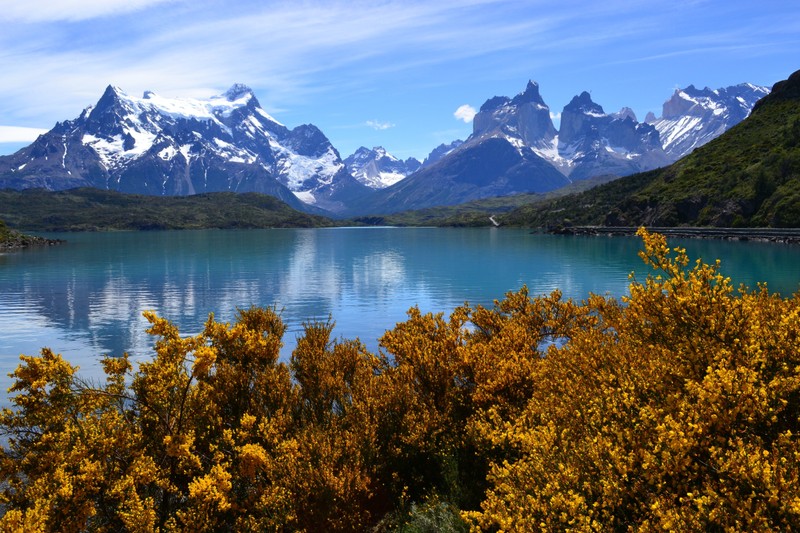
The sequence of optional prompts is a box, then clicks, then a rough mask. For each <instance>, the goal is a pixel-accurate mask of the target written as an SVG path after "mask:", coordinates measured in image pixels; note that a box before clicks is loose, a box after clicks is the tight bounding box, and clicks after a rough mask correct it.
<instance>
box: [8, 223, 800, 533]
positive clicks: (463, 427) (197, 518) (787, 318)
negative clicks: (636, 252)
mask: <svg viewBox="0 0 800 533" xmlns="http://www.w3.org/2000/svg"><path fill="white" fill-rule="evenodd" d="M641 237H642V240H643V244H644V251H643V252H642V257H643V259H644V261H645V262H646V264H647V265H649V267H651V268H652V273H651V274H650V275H649V276H647V277H646V278H645V279H644V280H642V281H638V280H636V279H633V280H632V282H631V285H630V291H629V296H626V297H623V298H620V299H615V298H609V297H601V296H596V295H593V296H590V297H589V298H588V299H587V300H586V301H583V302H574V301H571V300H565V299H563V298H562V297H561V294H560V293H559V292H557V291H556V292H554V293H553V294H551V295H549V296H542V297H536V298H531V297H530V296H529V294H528V292H527V290H526V289H525V288H523V289H522V290H520V291H518V292H515V293H509V294H507V295H506V297H505V299H503V300H501V301H497V302H495V304H494V306H492V307H482V306H476V307H472V306H469V305H464V306H463V307H459V308H458V309H456V310H455V311H453V312H452V313H451V315H450V316H449V317H445V316H444V315H442V314H422V313H421V312H420V311H419V310H418V309H416V308H414V309H411V310H410V311H409V316H408V319H407V320H406V321H405V322H402V323H399V324H397V326H396V327H395V328H393V329H392V330H390V331H387V332H386V334H385V335H384V336H383V337H382V338H381V339H380V343H381V351H380V352H379V353H378V354H373V353H370V352H369V351H368V350H366V348H365V347H364V346H363V345H362V344H361V343H360V342H359V341H358V340H343V339H340V340H334V339H332V332H333V327H334V325H333V323H332V322H331V321H328V322H321V323H319V322H314V323H308V324H306V325H305V327H304V331H303V334H302V335H301V336H300V338H299V339H298V343H297V347H296V348H295V350H294V351H293V353H292V355H291V358H290V360H289V361H286V362H284V361H281V360H279V353H280V349H281V346H282V337H283V334H284V331H285V327H284V325H283V322H282V321H281V319H280V316H279V315H278V313H276V312H275V311H274V310H272V309H260V308H250V309H247V310H242V311H240V312H239V314H238V316H237V317H236V321H235V322H234V323H233V324H229V323H221V322H217V321H215V320H214V317H213V316H210V317H209V319H208V321H207V322H206V324H205V326H204V328H203V330H202V331H201V332H200V333H199V334H197V335H195V336H182V335H181V334H180V332H179V331H178V329H177V328H176V327H175V326H174V325H173V324H171V323H170V322H169V321H167V320H165V319H164V318H161V317H158V316H156V315H155V314H153V313H147V314H146V317H147V319H148V320H149V321H150V324H151V326H150V329H149V330H148V331H149V333H150V334H152V335H154V336H155V337H156V338H157V341H156V343H155V349H154V352H155V353H154V355H153V357H152V359H151V360H149V361H147V362H143V363H141V364H139V365H138V368H136V369H134V368H133V365H132V364H131V363H130V362H129V360H128V357H127V356H122V357H109V358H106V359H104V360H103V367H104V371H105V375H106V377H105V381H104V382H103V383H85V382H83V381H82V380H81V379H80V377H79V373H78V372H77V369H76V368H75V367H73V366H71V365H70V364H69V363H67V362H66V361H64V360H63V359H62V358H61V357H60V356H59V355H57V354H55V353H53V352H52V351H50V350H48V349H44V350H42V352H41V354H40V355H38V356H22V361H21V364H20V366H19V367H18V368H17V369H16V371H15V372H14V373H13V374H12V377H13V378H14V384H13V386H12V387H11V389H10V391H9V392H10V394H11V397H10V398H11V407H10V408H7V409H4V410H3V411H2V413H0V428H2V432H3V434H4V438H5V441H4V445H3V447H2V450H0V511H2V514H3V515H2V518H0V529H2V530H3V531H26V532H27V531H369V530H375V531H387V530H392V529H394V528H398V527H403V524H408V527H409V528H412V529H413V528H414V527H423V526H421V525H420V524H426V523H427V524H429V525H430V524H434V523H435V524H440V525H442V524H447V526H446V527H447V528H449V530H453V531H462V530H466V529H467V528H472V529H473V530H475V531H479V530H489V531H549V530H553V531H562V530H576V531H595V530H596V531H608V530H635V531H648V530H676V531H685V530H693V531H694V530H713V531H775V530H791V529H793V528H796V527H797V524H800V479H798V476H800V441H798V433H800V305H799V304H800V302H799V301H798V298H797V297H792V298H782V297H780V296H778V295H775V294H770V293H769V292H768V290H767V289H766V287H757V288H756V289H755V290H747V289H745V288H738V289H737V288H735V287H734V286H733V285H732V283H731V281H730V280H729V279H727V278H725V277H724V276H722V274H721V273H720V271H719V265H718V264H711V265H706V264H702V263H700V262H697V263H695V264H694V265H692V266H690V261H689V258H688V257H687V256H686V254H685V252H684V251H683V250H680V249H675V250H670V249H669V247H668V246H667V244H666V241H665V240H664V239H663V237H661V236H659V235H651V234H649V233H647V232H646V231H641ZM458 510H460V513H459V512H458ZM414 524H416V525H414ZM425 527H428V526H425ZM441 527H445V526H441Z"/></svg>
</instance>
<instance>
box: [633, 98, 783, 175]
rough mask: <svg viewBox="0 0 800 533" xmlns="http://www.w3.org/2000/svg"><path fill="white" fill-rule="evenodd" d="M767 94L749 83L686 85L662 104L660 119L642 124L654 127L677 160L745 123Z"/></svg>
mask: <svg viewBox="0 0 800 533" xmlns="http://www.w3.org/2000/svg"><path fill="white" fill-rule="evenodd" d="M767 94H769V88H768V87H762V86H759V85H753V84H751V83H742V84H739V85H733V86H731V87H724V88H721V89H716V90H712V89H709V88H708V87H706V88H705V89H697V88H695V86H694V85H689V86H688V87H686V88H685V89H678V90H676V91H675V93H674V94H673V95H672V97H671V98H670V99H669V100H667V101H666V102H664V106H663V108H662V112H661V117H660V118H656V117H655V116H654V115H653V114H648V116H647V118H645V122H647V123H650V124H652V125H653V126H655V128H656V129H657V130H658V133H659V135H660V138H661V144H662V146H663V147H664V151H665V152H666V153H667V155H668V156H669V158H670V160H671V161H677V160H678V159H680V158H681V157H683V156H684V155H686V154H688V153H689V152H691V151H692V150H694V149H695V148H697V147H698V146H702V145H704V144H705V143H707V142H708V141H710V140H712V139H714V138H716V137H719V136H720V135H722V134H723V133H725V132H726V131H728V130H729V129H730V128H732V127H733V126H735V125H736V124H738V123H739V122H741V121H742V120H744V119H745V118H746V117H747V116H748V115H749V114H750V111H752V109H753V106H754V105H755V104H756V102H757V101H758V100H760V99H761V98H763V97H764V96H766V95H767Z"/></svg>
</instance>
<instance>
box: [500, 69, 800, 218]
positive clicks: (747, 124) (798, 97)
mask: <svg viewBox="0 0 800 533" xmlns="http://www.w3.org/2000/svg"><path fill="white" fill-rule="evenodd" d="M498 218H500V219H501V220H502V221H503V222H504V223H506V224H512V225H526V226H535V227H548V226H551V227H552V226H559V225H569V224H573V225H607V226H638V225H641V224H645V225H650V226H718V227H737V226H741V227H797V226H800V71H797V72H795V73H794V74H792V75H791V76H790V77H789V79H788V80H785V81H781V82H779V83H777V84H775V86H774V87H773V89H772V93H771V94H770V95H768V96H766V97H765V98H763V99H762V100H761V101H759V102H758V104H756V107H755V108H754V109H753V112H752V113H751V115H750V116H749V117H748V118H747V119H745V120H744V121H743V122H741V123H740V124H738V125H737V126H736V127H734V128H732V129H731V130H729V131H728V132H726V133H725V134H723V135H721V136H720V137H718V138H717V139H715V140H714V141H712V142H710V143H708V144H707V145H705V146H702V147H700V148H698V149H697V150H695V151H694V152H692V153H691V154H690V155H688V156H687V157H685V158H683V159H681V160H680V161H678V162H676V163H674V164H673V165H671V166H669V167H665V168H662V169H658V170H653V171H650V172H644V173H641V174H635V175H633V176H628V177H625V178H621V179H619V180H616V181H613V182H611V183H608V184H605V185H602V186H600V187H597V188H595V189H592V190H590V191H587V192H584V193H581V194H577V195H572V196H568V197H564V198H560V199H557V200H554V201H551V202H543V203H539V204H536V205H530V206H525V207H521V208H519V209H517V210H515V211H512V212H511V213H508V214H507V215H504V216H502V217H498Z"/></svg>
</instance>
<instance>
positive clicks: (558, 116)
mask: <svg viewBox="0 0 800 533" xmlns="http://www.w3.org/2000/svg"><path fill="white" fill-rule="evenodd" d="M550 120H561V113H553V112H552V111H550Z"/></svg>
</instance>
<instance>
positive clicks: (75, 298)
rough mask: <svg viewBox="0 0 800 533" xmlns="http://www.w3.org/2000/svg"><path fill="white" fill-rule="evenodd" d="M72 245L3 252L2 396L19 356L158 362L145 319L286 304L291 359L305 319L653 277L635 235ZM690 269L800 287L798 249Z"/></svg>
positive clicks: (192, 325)
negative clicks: (718, 268) (633, 275)
mask: <svg viewBox="0 0 800 533" xmlns="http://www.w3.org/2000/svg"><path fill="white" fill-rule="evenodd" d="M47 236H50V237H59V238H63V239H66V240H67V241H68V242H67V243H66V244H64V245H61V246H55V247H50V248H43V249H32V250H26V251H23V252H19V253H10V254H4V255H0V386H2V387H3V388H4V389H5V388H7V387H8V386H9V384H10V379H9V378H7V377H6V374H8V373H9V372H11V371H13V369H14V368H15V367H16V365H17V364H18V362H19V359H18V358H19V355H20V354H22V353H24V354H30V355H32V354H36V353H38V352H39V350H40V349H41V348H42V347H45V346H46V347H50V348H52V349H53V350H54V351H56V352H59V353H62V354H63V355H64V356H65V357H66V358H67V360H69V361H70V362H71V363H72V364H78V365H80V367H81V369H82V372H83V373H84V374H87V375H88V376H89V377H95V376H99V375H100V367H99V364H98V357H99V356H100V355H102V354H112V355H119V354H121V353H123V352H126V351H127V352H128V353H130V354H131V355H132V356H133V357H134V358H135V359H141V358H145V357H149V356H150V351H151V346H152V340H153V339H152V338H151V337H150V336H149V335H147V334H145V333H144V330H145V329H146V327H147V321H146V320H145V319H144V318H143V317H142V312H143V311H145V310H155V311H156V312H158V313H159V314H160V315H162V316H164V317H167V318H169V319H170V320H171V321H173V322H174V323H175V324H177V325H178V326H179V328H180V329H181V331H182V332H183V333H186V334H193V333H197V332H198V331H200V329H202V325H203V323H204V321H205V320H206V319H207V317H208V314H209V313H211V312H213V313H214V314H215V316H216V318H217V320H223V321H229V320H231V319H232V318H233V317H234V315H235V312H236V309H237V308H247V307H250V306H251V305H258V306H276V307H277V308H278V309H280V310H282V311H281V312H282V317H283V319H284V321H285V322H286V324H287V333H286V335H285V337H284V342H285V348H284V351H283V357H285V358H287V359H288V356H289V354H290V353H291V349H292V347H293V346H294V344H295V338H296V336H297V335H298V333H299V332H300V331H301V328H302V323H303V321H306V320H310V319H320V320H325V319H327V318H328V317H329V316H331V317H332V318H333V320H334V321H335V322H336V328H335V329H334V334H335V335H336V336H337V337H345V338H355V337H359V338H360V339H361V340H362V341H363V342H364V343H365V344H366V345H367V346H368V347H369V348H370V349H372V350H377V348H378V342H377V339H378V338H379V337H380V336H381V334H382V333H383V332H384V331H385V330H386V329H388V328H391V327H393V326H394V324H395V323H397V322H398V321H402V320H404V319H405V316H406V311H407V310H408V309H409V308H410V307H412V306H414V305H418V306H419V307H420V309H421V310H422V311H423V312H428V311H433V312H439V311H442V312H445V313H448V312H450V311H451V310H452V309H453V308H454V307H456V306H458V305H461V304H463V303H464V302H469V303H472V304H483V305H491V303H492V301H493V300H494V299H498V298H502V297H503V295H504V294H505V293H506V292H507V291H512V290H514V291H515V290H518V289H519V288H520V287H522V286H523V285H527V286H528V288H529V289H530V292H531V294H534V295H536V294H546V293H550V292H551V291H552V290H554V289H556V288H558V289H561V290H562V292H563V293H564V295H565V296H568V297H572V298H576V299H583V298H585V297H586V296H587V295H588V294H589V293H590V292H594V293H599V294H610V295H613V296H620V295H623V294H626V293H627V287H628V284H629V279H628V275H629V274H630V272H631V271H634V270H636V271H637V275H638V276H639V278H640V279H644V277H645V276H646V275H647V273H648V270H647V269H646V268H645V267H644V265H643V263H642V262H641V260H640V259H639V258H638V256H637V252H638V250H640V249H641V241H640V239H639V238H636V237H629V238H626V237H614V238H609V237H571V236H554V235H541V234H532V233H530V232H529V231H527V230H517V229H506V228H480V229H442V228H333V229H272V230H238V231H221V230H207V231H165V232H116V233H70V234H48V235H47ZM670 245H680V246H684V247H686V248H687V250H688V252H689V255H690V257H691V258H692V259H695V258H702V259H704V260H706V261H713V260H714V259H716V258H720V259H721V260H722V262H723V263H722V272H723V274H725V275H727V276H730V277H732V278H733V281H734V282H735V283H737V284H738V283H746V284H748V285H749V286H754V285H755V284H756V282H758V281H766V282H768V284H769V287H770V289H771V290H773V291H779V292H781V293H782V294H784V295H790V294H792V293H794V292H795V291H796V290H797V289H798V282H799V281H800V247H796V246H791V245H777V244H768V243H752V242H748V243H739V242H725V241H713V240H688V241H687V240H684V241H679V240H674V241H673V240H671V241H670Z"/></svg>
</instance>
